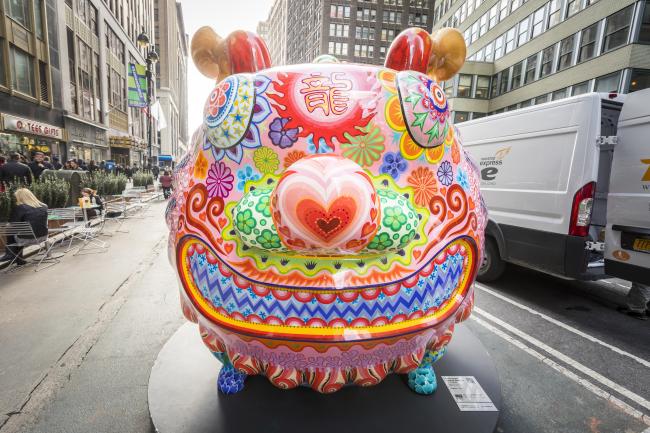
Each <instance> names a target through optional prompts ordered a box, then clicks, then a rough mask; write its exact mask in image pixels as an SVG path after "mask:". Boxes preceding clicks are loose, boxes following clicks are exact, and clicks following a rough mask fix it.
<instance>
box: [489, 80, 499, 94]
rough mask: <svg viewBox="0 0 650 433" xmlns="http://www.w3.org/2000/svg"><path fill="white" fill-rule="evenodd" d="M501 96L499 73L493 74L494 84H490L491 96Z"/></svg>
mask: <svg viewBox="0 0 650 433" xmlns="http://www.w3.org/2000/svg"><path fill="white" fill-rule="evenodd" d="M497 96H499V75H498V74H494V75H492V84H491V85H490V98H496V97H497Z"/></svg>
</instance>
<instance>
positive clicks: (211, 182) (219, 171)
mask: <svg viewBox="0 0 650 433" xmlns="http://www.w3.org/2000/svg"><path fill="white" fill-rule="evenodd" d="M234 180H235V177H234V176H233V175H232V171H231V170H230V167H228V166H227V165H226V164H224V163H223V162H221V161H219V162H215V163H213V164H212V166H211V167H210V170H209V171H208V178H207V180H206V181H205V183H206V186H207V187H208V195H209V196H210V197H222V198H226V197H228V195H229V194H230V191H232V184H233V181H234Z"/></svg>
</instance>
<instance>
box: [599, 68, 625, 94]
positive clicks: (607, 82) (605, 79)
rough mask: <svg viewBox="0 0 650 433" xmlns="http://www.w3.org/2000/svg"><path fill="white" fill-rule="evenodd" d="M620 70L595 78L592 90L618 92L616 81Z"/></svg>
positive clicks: (617, 81)
mask: <svg viewBox="0 0 650 433" xmlns="http://www.w3.org/2000/svg"><path fill="white" fill-rule="evenodd" d="M620 75H621V73H620V72H614V73H612V74H608V75H604V76H602V77H598V78H596V84H595V85H594V92H603V93H607V92H618V83H619V81H620V79H619V78H620Z"/></svg>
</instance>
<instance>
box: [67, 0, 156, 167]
mask: <svg viewBox="0 0 650 433" xmlns="http://www.w3.org/2000/svg"><path fill="white" fill-rule="evenodd" d="M58 4H59V16H60V17H64V19H63V20H60V21H59V26H58V27H59V36H60V44H61V46H62V47H64V49H63V50H62V51H63V52H64V53H65V55H64V56H63V57H62V58H63V59H67V62H64V65H63V68H62V69H63V73H62V77H61V81H60V82H61V83H62V88H63V96H64V97H63V106H64V108H65V116H64V118H65V126H66V130H67V136H68V157H70V158H79V159H83V160H86V161H88V160H91V159H92V160H95V161H101V160H108V159H112V160H114V161H115V162H116V163H119V164H122V165H139V166H143V165H145V164H146V159H147V154H148V150H147V121H148V120H149V117H148V116H147V114H146V113H145V112H144V111H143V110H142V109H140V108H132V107H129V106H128V102H127V67H128V64H129V63H139V64H145V63H146V61H145V57H144V56H145V55H146V51H145V49H143V48H142V47H140V46H139V45H138V44H137V42H136V39H137V37H138V35H139V34H140V33H141V32H144V33H145V34H147V35H148V36H149V39H150V40H151V41H153V40H154V25H153V17H154V14H153V10H154V7H153V0H63V1H60V2H58ZM154 79H155V77H154ZM154 96H155V92H154ZM154 131H155V129H154ZM158 153H159V146H158V144H157V143H156V140H155V136H154V140H153V148H152V154H153V155H157V154H158Z"/></svg>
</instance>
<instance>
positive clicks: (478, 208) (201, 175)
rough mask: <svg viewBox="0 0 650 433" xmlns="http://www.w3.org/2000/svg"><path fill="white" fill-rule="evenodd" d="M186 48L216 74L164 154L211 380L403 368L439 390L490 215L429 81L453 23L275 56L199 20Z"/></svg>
mask: <svg viewBox="0 0 650 433" xmlns="http://www.w3.org/2000/svg"><path fill="white" fill-rule="evenodd" d="M192 56H193V59H194V63H195V65H196V66H197V68H198V69H199V70H200V71H201V72H202V73H203V74H205V75H207V76H208V77H211V78H214V79H216V80H217V82H216V85H215V87H214V89H213V90H212V92H211V93H210V95H209V96H208V98H207V102H206V103H205V109H204V117H203V124H202V126H201V127H200V128H199V129H198V130H197V131H196V132H195V133H194V136H193V137H192V141H191V143H190V150H189V151H188V154H187V155H186V156H185V157H184V158H183V159H182V160H181V161H179V163H178V165H177V167H176V169H175V174H174V182H175V189H174V194H173V195H172V197H171V199H170V202H169V206H168V210H167V221H168V224H169V228H170V232H171V233H170V238H169V252H170V259H171V261H172V263H173V265H174V266H175V267H176V269H177V270H178V274H179V276H180V281H181V286H182V289H181V303H182V309H183V313H184V315H185V317H186V318H187V319H188V320H190V321H192V322H195V323H198V325H199V331H200V334H201V337H202V339H203V341H204V343H205V345H206V346H207V347H208V348H209V349H210V351H211V352H212V353H213V354H214V356H215V357H216V358H217V359H219V360H220V361H221V362H222V363H223V367H222V369H221V371H220V373H219V379H218V386H219V389H220V390H221V391H222V392H224V393H234V392H238V391H240V390H241V389H242V388H243V386H244V379H245V378H246V376H248V375H256V374H261V375H265V376H266V377H267V378H268V379H269V380H270V381H271V383H273V384H274V385H275V386H277V387H280V388H284V389H289V388H294V387H296V386H299V385H305V386H309V387H311V388H313V389H314V390H316V391H318V392H322V393H331V392H334V391H337V390H339V389H341V387H343V386H345V385H348V384H350V385H351V384H354V385H361V386H368V385H375V384H377V383H379V382H381V381H382V379H384V377H386V375H387V374H389V373H398V374H408V379H409V385H410V387H411V388H412V389H413V390H415V391H416V392H418V393H420V394H430V393H432V392H433V391H434V390H435V388H436V377H435V373H434V371H433V367H432V364H433V362H435V361H436V360H437V359H438V358H440V357H441V356H442V355H443V353H444V351H445V347H446V345H447V344H448V343H449V341H450V339H451V336H452V332H453V330H454V324H455V323H457V322H460V321H462V320H464V319H466V318H467V317H468V316H469V314H470V312H471V309H472V305H473V299H474V295H473V289H472V283H473V280H474V276H475V274H476V271H477V268H478V266H479V264H480V262H481V255H482V248H483V230H484V227H485V224H486V210H485V207H484V204H483V202H482V199H481V194H480V191H479V173H478V170H477V168H476V166H475V165H474V163H473V162H472V161H471V160H470V158H469V157H468V156H467V154H466V153H465V152H464V150H463V148H462V146H461V141H460V136H459V133H458V131H457V130H456V129H455V128H454V126H453V125H452V120H451V118H450V117H451V116H450V110H449V105H448V102H447V99H446V97H445V93H444V91H443V89H442V87H441V85H440V84H439V83H440V82H441V81H443V80H448V79H450V78H452V77H453V76H454V74H456V73H457V71H458V70H459V69H460V67H461V66H462V64H463V61H464V58H465V43H464V41H463V38H462V37H461V36H460V34H459V33H458V32H457V31H455V30H452V29H444V30H440V31H438V32H437V33H435V34H434V35H430V34H428V33H427V32H425V31H423V30H421V29H407V30H405V31H404V32H402V33H401V34H400V35H399V36H398V37H397V38H396V40H395V41H394V42H393V44H392V46H391V47H390V50H389V51H388V54H387V57H386V67H380V66H372V65H356V64H347V63H340V62H338V61H337V60H336V59H335V58H333V57H332V56H322V57H320V58H319V59H317V62H315V63H312V64H303V65H289V66H279V67H276V68H271V67H270V61H269V55H268V52H267V49H266V46H265V44H264V42H263V41H262V40H261V39H260V38H259V37H258V36H256V35H254V34H252V33H248V32H244V31H237V32H234V33H232V34H230V35H229V36H228V37H227V38H225V39H221V38H220V37H219V36H217V34H216V33H214V31H212V30H211V29H209V28H206V27H204V28H202V29H201V30H199V31H198V32H197V34H196V35H195V36H194V38H193V40H192Z"/></svg>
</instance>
